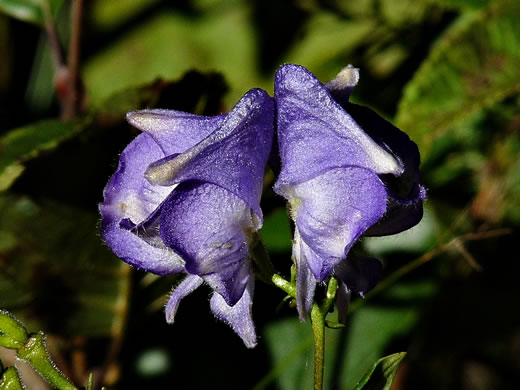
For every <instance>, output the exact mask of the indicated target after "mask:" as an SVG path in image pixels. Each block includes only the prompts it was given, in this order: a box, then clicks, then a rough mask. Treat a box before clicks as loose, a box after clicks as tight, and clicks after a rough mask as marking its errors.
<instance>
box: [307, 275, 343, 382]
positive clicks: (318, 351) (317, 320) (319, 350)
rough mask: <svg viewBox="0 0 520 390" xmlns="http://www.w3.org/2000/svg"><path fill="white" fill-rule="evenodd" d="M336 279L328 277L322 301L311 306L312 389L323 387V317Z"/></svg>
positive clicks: (325, 314)
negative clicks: (312, 346)
mask: <svg viewBox="0 0 520 390" xmlns="http://www.w3.org/2000/svg"><path fill="white" fill-rule="evenodd" d="M337 287H338V281H337V280H336V279H335V278H330V280H329V283H328V285H327V293H326V295H325V299H324V300H323V303H322V304H321V305H319V304H318V303H317V302H316V301H314V303H313V304H312V308H311V313H310V316H311V325H312V335H313V338H314V390H322V389H323V372H324V367H325V364H324V363H325V318H326V317H327V314H328V312H329V309H330V307H331V305H332V304H333V303H334V298H335V297H336V289H337Z"/></svg>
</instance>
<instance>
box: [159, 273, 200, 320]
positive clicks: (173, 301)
mask: <svg viewBox="0 0 520 390" xmlns="http://www.w3.org/2000/svg"><path fill="white" fill-rule="evenodd" d="M202 283H203V280H202V278H200V277H198V276H197V275H188V276H186V277H185V278H184V279H183V281H182V282H180V283H179V285H178V286H177V287H175V288H174V289H173V291H172V293H171V295H170V298H169V299H168V303H167V304H166V307H165V309H164V311H165V314H166V322H167V323H169V324H173V322H174V321H175V314H176V313H177V309H178V307H179V304H180V303H181V300H182V299H183V298H184V297H185V296H187V295H189V294H191V293H192V292H193V291H195V290H196V289H197V288H199V287H200V286H201V285H202Z"/></svg>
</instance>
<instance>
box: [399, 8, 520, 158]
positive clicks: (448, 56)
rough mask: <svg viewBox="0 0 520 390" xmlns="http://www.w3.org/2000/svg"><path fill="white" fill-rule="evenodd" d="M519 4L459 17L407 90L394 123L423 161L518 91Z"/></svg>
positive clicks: (519, 65)
mask: <svg viewBox="0 0 520 390" xmlns="http://www.w3.org/2000/svg"><path fill="white" fill-rule="evenodd" d="M519 18H520V3H519V2H518V1H514V0H502V1H496V2H493V3H492V4H491V5H490V6H489V7H488V8H486V9H483V10H480V11H474V12H468V13H464V14H462V16H461V17H460V18H459V19H458V20H457V22H456V23H454V25H453V26H452V27H451V28H450V29H448V31H447V32H446V33H444V34H443V36H442V37H441V38H440V39H439V41H438V42H437V43H436V44H435V45H434V46H433V48H432V49H431V51H430V54H429V56H428V58H427V59H426V60H425V62H424V63H423V64H422V66H421V67H420V68H419V70H418V71H417V73H416V74H415V76H414V77H413V79H412V80H411V81H410V82H409V83H408V85H407V86H406V88H405V91H404V95H403V98H402V100H401V102H400V104H399V109H398V114H397V123H398V125H399V127H400V128H402V129H403V130H405V131H406V132H407V133H408V134H409V135H410V136H411V138H412V139H413V140H414V141H415V142H417V143H418V144H419V147H420V149H421V152H422V154H423V156H424V157H427V155H428V152H429V148H430V147H431V145H432V143H433V141H435V140H436V139H438V138H439V136H440V135H442V134H444V133H445V132H446V131H447V130H450V129H452V128H453V127H454V126H456V125H457V124H458V123H460V122H461V121H463V120H464V119H466V118H469V117H471V116H472V115H474V114H475V113H477V112H479V111H481V110H483V109H486V108H489V107H491V106H492V105H493V104H495V103H497V102H500V101H502V100H503V99H504V98H505V97H507V96H510V95H513V94H516V93H518V92H519V91H520V52H519V51H518V47H520V24H519V23H518V19H519Z"/></svg>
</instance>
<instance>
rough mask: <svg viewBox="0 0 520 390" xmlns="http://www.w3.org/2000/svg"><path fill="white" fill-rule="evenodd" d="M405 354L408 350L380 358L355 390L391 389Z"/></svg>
mask: <svg viewBox="0 0 520 390" xmlns="http://www.w3.org/2000/svg"><path fill="white" fill-rule="evenodd" d="M405 356H406V352H400V353H394V354H393V355H389V356H385V357H384V358H381V359H379V360H378V361H377V362H376V363H375V364H374V367H372V369H371V370H370V371H369V372H368V373H367V374H366V375H365V377H364V378H363V379H362V380H361V381H360V382H359V384H358V385H357V386H356V387H355V389H354V390H390V387H391V386H392V382H393V381H394V377H395V374H396V373H397V369H398V368H399V365H400V364H401V361H402V360H403V359H404V357H405Z"/></svg>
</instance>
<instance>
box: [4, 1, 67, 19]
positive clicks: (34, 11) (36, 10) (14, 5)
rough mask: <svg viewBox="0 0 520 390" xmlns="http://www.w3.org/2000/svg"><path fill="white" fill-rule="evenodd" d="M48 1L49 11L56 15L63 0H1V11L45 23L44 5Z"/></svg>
mask: <svg viewBox="0 0 520 390" xmlns="http://www.w3.org/2000/svg"><path fill="white" fill-rule="evenodd" d="M45 2H48V6H49V11H50V12H51V14H52V15H55V14H56V12H57V11H58V9H59V8H60V6H61V5H62V3H63V0H0V12H3V13H5V14H6V15H9V16H11V17H13V18H16V19H20V20H23V21H24V22H29V23H34V24H43V23H44V17H43V12H42V6H44V4H45Z"/></svg>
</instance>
